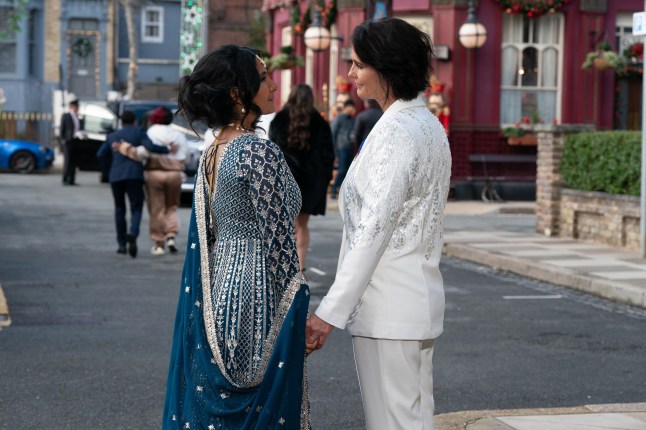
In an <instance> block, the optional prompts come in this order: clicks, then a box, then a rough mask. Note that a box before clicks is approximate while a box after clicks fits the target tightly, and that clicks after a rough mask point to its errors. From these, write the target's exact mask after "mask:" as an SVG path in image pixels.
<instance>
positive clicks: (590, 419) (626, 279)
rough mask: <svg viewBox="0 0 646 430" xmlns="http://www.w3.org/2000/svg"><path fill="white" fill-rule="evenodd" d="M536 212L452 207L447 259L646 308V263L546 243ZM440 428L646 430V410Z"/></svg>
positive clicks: (598, 248) (622, 253) (517, 417)
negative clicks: (487, 267) (537, 225)
mask: <svg viewBox="0 0 646 430" xmlns="http://www.w3.org/2000/svg"><path fill="white" fill-rule="evenodd" d="M329 207H330V209H332V210H334V209H336V202H335V201H330V205H329ZM534 212H535V204H534V202H503V203H484V202H479V201H449V202H448V204H447V207H446V212H445V213H446V215H445V226H444V227H445V232H444V239H445V244H444V254H445V255H448V256H453V257H456V258H461V259H464V260H468V261H472V262H475V263H478V264H482V265H486V266H490V267H494V268H497V269H500V270H504V271H509V272H514V273H517V274H520V275H523V276H527V277H530V278H535V279H538V280H541V281H545V282H550V283H553V284H557V285H563V286H566V287H570V288H574V289H578V290H581V291H584V292H587V293H589V294H593V295H596V296H600V297H603V298H606V299H610V300H613V301H617V302H621V303H626V304H630V305H632V306H635V307H640V308H646V260H644V259H641V258H640V257H639V254H638V253H637V252H630V251H627V250H624V249H621V248H614V247H610V246H603V245H598V244H593V243H587V242H582V241H577V240H569V239H564V238H549V237H546V236H543V235H539V234H537V233H536V229H535V222H536V221H535V216H534ZM644 376H645V378H646V364H645V365H644ZM640 400H641V399H640ZM436 424H437V428H438V430H465V429H466V430H514V429H515V430H610V429H612V430H646V403H633V404H610V405H581V406H580V407H576V408H552V409H514V410H484V411H463V412H452V413H446V414H441V415H438V416H437V417H436Z"/></svg>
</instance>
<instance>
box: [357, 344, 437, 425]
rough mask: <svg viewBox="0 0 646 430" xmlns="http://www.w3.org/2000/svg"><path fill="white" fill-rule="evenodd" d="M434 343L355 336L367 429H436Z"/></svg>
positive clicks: (358, 372)
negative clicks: (434, 414)
mask: <svg viewBox="0 0 646 430" xmlns="http://www.w3.org/2000/svg"><path fill="white" fill-rule="evenodd" d="M434 344H435V339H429V340H424V341H417V340H386V339H372V338H367V337H358V336H353V337H352V346H353V348H354V359H355V362H356V365H357V374H358V375H359V385H360V387H361V398H362V400H363V411H364V413H365V417H366V427H367V429H368V430H435V422H434V420H433V412H434V409H435V402H434V401H433V363H432V361H433V346H434Z"/></svg>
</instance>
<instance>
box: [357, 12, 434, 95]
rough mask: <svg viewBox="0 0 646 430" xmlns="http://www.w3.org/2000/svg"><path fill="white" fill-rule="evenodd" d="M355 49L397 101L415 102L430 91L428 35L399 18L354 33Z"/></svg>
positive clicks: (365, 25) (362, 26)
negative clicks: (423, 92)
mask: <svg viewBox="0 0 646 430" xmlns="http://www.w3.org/2000/svg"><path fill="white" fill-rule="evenodd" d="M352 48H353V49H354V52H355V54H356V55H357V57H359V59H360V60H361V62H362V63H364V64H366V65H368V66H370V67H372V68H373V69H375V70H376V71H377V73H378V74H379V75H380V76H381V78H382V79H383V80H384V81H385V83H386V85H387V89H386V91H387V92H386V96H387V97H389V96H390V91H392V93H393V94H392V95H393V96H394V97H395V98H396V99H402V100H412V99H414V98H415V97H417V95H418V94H419V93H420V92H421V91H424V90H425V89H426V87H427V86H428V81H429V77H430V74H431V72H432V71H433V66H432V64H431V59H432V58H433V43H432V42H431V38H430V37H429V36H428V34H426V33H424V32H423V31H421V30H418V29H417V28H416V27H414V26H413V25H411V24H409V23H407V22H406V21H404V20H401V19H399V18H392V17H386V18H381V19H378V20H375V21H365V22H363V23H362V24H360V25H359V26H357V27H356V28H355V29H354V31H353V32H352Z"/></svg>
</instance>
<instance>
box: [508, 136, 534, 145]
mask: <svg viewBox="0 0 646 430" xmlns="http://www.w3.org/2000/svg"><path fill="white" fill-rule="evenodd" d="M507 144H509V145H512V146H536V145H538V138H537V137H536V135H535V134H525V135H522V136H510V137H508V138H507Z"/></svg>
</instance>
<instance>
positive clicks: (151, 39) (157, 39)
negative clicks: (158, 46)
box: [141, 5, 164, 43]
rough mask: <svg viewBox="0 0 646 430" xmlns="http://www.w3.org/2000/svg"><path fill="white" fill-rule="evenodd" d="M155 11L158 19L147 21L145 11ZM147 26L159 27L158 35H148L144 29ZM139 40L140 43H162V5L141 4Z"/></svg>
mask: <svg viewBox="0 0 646 430" xmlns="http://www.w3.org/2000/svg"><path fill="white" fill-rule="evenodd" d="M147 12H157V13H158V15H159V21H157V22H153V21H148V19H147V16H146V13H147ZM149 27H157V28H158V29H159V35H158V36H150V35H147V34H146V29H147V28H149ZM141 42H142V43H164V7H163V6H150V5H148V6H143V7H142V8H141Z"/></svg>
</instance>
